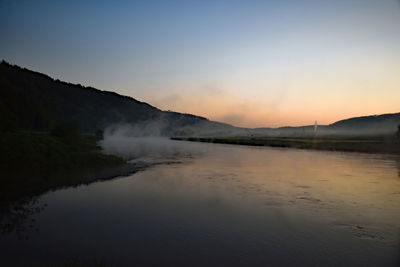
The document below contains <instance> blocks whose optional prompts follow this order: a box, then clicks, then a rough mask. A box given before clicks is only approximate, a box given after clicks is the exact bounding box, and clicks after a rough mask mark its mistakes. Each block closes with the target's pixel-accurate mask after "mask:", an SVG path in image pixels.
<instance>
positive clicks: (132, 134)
mask: <svg viewBox="0 0 400 267" xmlns="http://www.w3.org/2000/svg"><path fill="white" fill-rule="evenodd" d="M163 127H164V125H163V124H162V123H159V122H150V123H146V124H139V125H129V124H122V125H113V126H111V127H109V128H107V129H106V130H105V132H104V136H103V140H102V141H101V142H100V145H101V147H102V149H103V151H104V152H105V153H107V154H113V155H117V156H120V157H122V158H124V159H125V160H135V159H140V158H153V159H157V158H158V159H160V158H161V159H170V158H182V157H191V156H194V155H199V154H202V153H205V151H206V149H205V147H204V146H201V145H200V144H196V143H190V142H181V141H174V140H171V139H170V138H169V137H166V136H163V135H162V131H163Z"/></svg>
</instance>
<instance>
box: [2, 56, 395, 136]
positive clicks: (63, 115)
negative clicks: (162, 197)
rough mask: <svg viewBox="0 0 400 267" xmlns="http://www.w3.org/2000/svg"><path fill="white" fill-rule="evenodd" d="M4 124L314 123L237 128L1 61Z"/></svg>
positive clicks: (369, 127) (371, 119) (286, 130)
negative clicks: (61, 79)
mask: <svg viewBox="0 0 400 267" xmlns="http://www.w3.org/2000/svg"><path fill="white" fill-rule="evenodd" d="M0 88H1V90H0V97H1V98H0V118H1V122H2V123H1V125H0V129H2V130H7V129H23V130H28V131H29V130H33V131H49V130H51V129H52V128H53V127H54V126H56V125H57V124H59V123H62V122H65V121H73V122H75V123H76V124H77V125H78V127H79V129H80V130H81V132H85V133H95V132H97V131H104V130H105V129H106V128H107V127H109V126H112V125H121V124H130V125H140V128H141V129H142V134H144V135H154V134H156V135H165V136H235V135H267V136H306V135H311V134H314V126H302V127H280V128H255V129H247V128H240V127H234V126H232V125H229V124H225V123H220V122H214V121H210V120H208V119H206V118H204V117H200V116H196V115H191V114H182V113H177V112H171V111H162V110H160V109H158V108H156V107H153V106H151V105H149V104H147V103H144V102H140V101H138V100H136V99H134V98H132V97H128V96H122V95H119V94H117V93H114V92H109V91H101V90H98V89H95V88H92V87H85V86H82V85H79V84H78V85H74V84H71V83H66V82H62V81H59V80H54V79H52V78H51V77H49V76H47V75H45V74H41V73H38V72H34V71H31V70H28V69H24V68H21V67H18V66H15V65H14V66H13V65H10V64H9V63H7V62H5V61H2V62H1V64H0ZM399 124H400V113H395V114H384V115H378V116H365V117H359V118H350V119H346V120H342V121H338V122H335V123H333V124H330V125H327V126H318V134H319V135H390V134H393V133H395V132H396V130H397V126H398V125H399Z"/></svg>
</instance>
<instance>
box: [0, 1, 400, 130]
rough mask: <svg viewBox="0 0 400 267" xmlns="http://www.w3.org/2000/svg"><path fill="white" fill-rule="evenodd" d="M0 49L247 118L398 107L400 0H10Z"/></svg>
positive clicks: (247, 121)
mask: <svg viewBox="0 0 400 267" xmlns="http://www.w3.org/2000/svg"><path fill="white" fill-rule="evenodd" d="M0 36H1V37H0V59H4V60H6V61H8V62H10V63H11V64H16V65H19V66H22V67H26V68H29V69H32V70H35V71H39V72H42V73H46V74H48V75H49V76H51V77H53V78H55V79H60V80H64V81H67V82H71V83H79V84H82V85H86V86H92V87H96V88H99V89H102V90H110V91H115V92H117V93H119V94H123V95H128V96H132V97H134V98H136V99H138V100H140V101H145V102H148V103H149V104H151V105H154V106H156V107H158V108H160V109H162V110H173V111H178V112H183V113H192V114H196V115H200V116H204V117H206V118H209V119H211V120H217V121H222V122H226V123H230V124H233V125H236V126H243V127H277V126H286V125H293V126H296V125H310V124H314V121H318V123H319V124H329V123H333V122H335V121H337V120H340V119H344V118H349V117H354V116H362V115H373V114H382V113H394V112H400V2H399V1H398V0H354V1H351V0H331V1H327V0H304V1H301V0H292V1H291V0H271V1H268V0H265V1H260V0H255V1H252V0H243V1H236V0H229V1H224V0H221V1H218V0H214V1H207V0H203V1H190V0H186V1H169V0H163V1H152V0H146V1H144V0H143V1H100V0H99V1H74V0H70V1H57V0H53V1H42V0H36V1H19V0H0Z"/></svg>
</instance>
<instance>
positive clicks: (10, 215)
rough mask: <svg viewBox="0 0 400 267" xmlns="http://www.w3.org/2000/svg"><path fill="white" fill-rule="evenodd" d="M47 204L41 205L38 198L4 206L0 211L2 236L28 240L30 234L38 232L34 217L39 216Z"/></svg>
mask: <svg viewBox="0 0 400 267" xmlns="http://www.w3.org/2000/svg"><path fill="white" fill-rule="evenodd" d="M46 206H47V204H40V203H39V201H38V198H37V197H25V198H22V199H20V200H18V201H15V202H12V203H9V204H8V205H3V206H2V207H1V209H0V233H1V235H6V234H15V235H16V237H17V238H18V239H28V238H29V233H30V232H32V231H35V232H38V231H39V228H38V226H37V224H36V220H35V219H34V215H37V214H39V213H40V212H41V211H43V209H44V208H45V207H46Z"/></svg>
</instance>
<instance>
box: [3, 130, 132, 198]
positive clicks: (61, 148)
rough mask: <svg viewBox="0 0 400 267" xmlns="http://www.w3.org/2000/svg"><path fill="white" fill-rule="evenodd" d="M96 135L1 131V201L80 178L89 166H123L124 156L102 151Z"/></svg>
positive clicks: (92, 167)
mask: <svg viewBox="0 0 400 267" xmlns="http://www.w3.org/2000/svg"><path fill="white" fill-rule="evenodd" d="M98 141H99V138H98V137H96V136H89V135H80V134H64V135H63V134H57V132H55V133H33V132H21V131H19V132H7V133H1V134H0V173H1V175H0V201H2V202H7V201H10V200H14V199H18V198H19V197H23V196H29V195H36V194H39V193H41V192H44V191H47V190H50V189H53V188H57V187H61V186H67V185H74V184H78V183H80V182H88V178H87V176H88V175H86V176H85V177H86V178H85V179H83V178H82V176H80V175H78V174H81V173H87V172H90V171H91V170H95V171H97V172H99V171H100V170H103V169H110V168H119V167H120V166H124V165H125V162H124V160H123V159H121V158H119V157H116V156H112V155H104V154H102V153H101V151H100V147H99V146H98V145H97V142H98Z"/></svg>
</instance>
